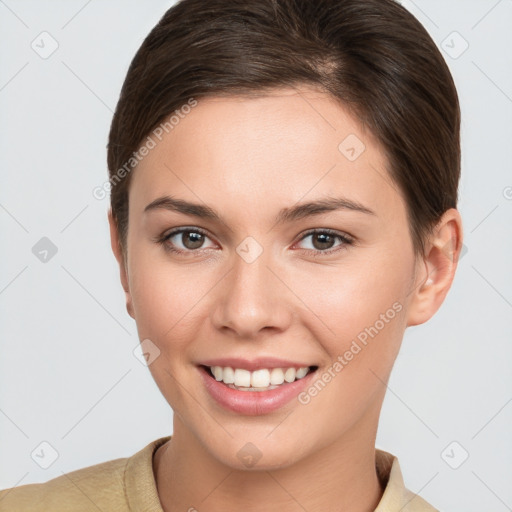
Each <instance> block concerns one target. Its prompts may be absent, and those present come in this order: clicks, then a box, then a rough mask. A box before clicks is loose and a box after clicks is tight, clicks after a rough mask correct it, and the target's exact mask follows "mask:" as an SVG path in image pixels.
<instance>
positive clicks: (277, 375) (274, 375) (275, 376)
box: [270, 368, 284, 386]
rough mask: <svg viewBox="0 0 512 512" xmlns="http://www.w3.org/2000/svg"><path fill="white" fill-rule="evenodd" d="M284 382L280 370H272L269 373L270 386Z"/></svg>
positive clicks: (282, 373)
mask: <svg viewBox="0 0 512 512" xmlns="http://www.w3.org/2000/svg"><path fill="white" fill-rule="evenodd" d="M283 382H284V372H283V370H281V368H272V371H271V372H270V384H272V385H274V386H276V385H279V384H282V383H283Z"/></svg>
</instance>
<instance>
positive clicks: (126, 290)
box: [108, 208, 135, 318]
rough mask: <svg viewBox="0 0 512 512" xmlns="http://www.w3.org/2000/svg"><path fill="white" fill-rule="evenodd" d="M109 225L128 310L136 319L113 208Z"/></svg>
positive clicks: (111, 242) (109, 216)
mask: <svg viewBox="0 0 512 512" xmlns="http://www.w3.org/2000/svg"><path fill="white" fill-rule="evenodd" d="M108 223H109V225H110V245H111V246H112V252H113V253H114V256H115V257H116V260H117V263H118V264H119V270H120V276H121V285H122V286H123V290H124V293H125V296H126V310H127V311H128V314H129V315H130V316H131V317H132V318H135V314H134V312H133V303H132V296H131V293H130V286H129V281H128V273H127V270H126V267H127V264H126V258H125V257H124V255H123V250H122V247H121V243H120V238H119V232H118V230H117V225H116V222H115V221H114V216H113V215H112V209H111V208H109V210H108Z"/></svg>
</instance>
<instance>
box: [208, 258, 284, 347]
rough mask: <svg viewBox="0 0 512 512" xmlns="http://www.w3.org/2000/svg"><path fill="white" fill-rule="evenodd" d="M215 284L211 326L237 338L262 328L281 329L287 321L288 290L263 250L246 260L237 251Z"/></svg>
mask: <svg viewBox="0 0 512 512" xmlns="http://www.w3.org/2000/svg"><path fill="white" fill-rule="evenodd" d="M234 259H235V262H234V265H233V267H232V269H231V271H230V272H229V273H228V274H227V275H226V276H225V277H224V279H223V280H222V283H221V284H220V286H219V289H218V294H217V300H216V302H215V306H214V308H213V314H212V321H213V324H214V326H215V327H216V328H217V329H219V330H222V331H225V333H226V332H229V333H231V335H232V336H234V337H236V338H240V339H255V338H257V337H258V336H261V334H260V333H261V332H262V331H266V332H270V331H275V332H282V331H285V330H286V329H287V328H288V326H289V325H290V323H291V320H292V316H293V312H292V303H291V300H290V296H291V295H292V294H291V292H290V291H289V290H288V289H287V288H286V286H285V284H283V281H282V280H281V279H279V271H277V270H276V269H275V268H271V266H270V261H268V258H266V257H265V252H264V253H263V254H262V255H260V257H258V258H257V259H256V260H255V261H252V262H250V263H248V262H247V261H245V260H244V259H243V258H241V257H239V256H238V255H236V256H235V258H234Z"/></svg>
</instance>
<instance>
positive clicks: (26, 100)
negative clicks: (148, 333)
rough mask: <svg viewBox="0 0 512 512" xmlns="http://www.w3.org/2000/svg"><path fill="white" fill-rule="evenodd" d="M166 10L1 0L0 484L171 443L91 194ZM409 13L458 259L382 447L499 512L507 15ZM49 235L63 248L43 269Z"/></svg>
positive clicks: (473, 8) (506, 344) (401, 363)
mask: <svg viewBox="0 0 512 512" xmlns="http://www.w3.org/2000/svg"><path fill="white" fill-rule="evenodd" d="M171 4H172V2H171V1H163V0H162V1H161V0H153V1H152V2H151V3H148V2H141V1H139V2H136V1H134V0H132V1H127V0H107V1H105V0H103V1H101V2H100V1H99V0H89V1H83V0H80V1H66V2H64V1H61V2H58V1H54V2H49V1H46V2H38V1H35V0H34V1H26V0H18V1H15V0H5V1H1V0H0V38H1V43H0V62H1V66H0V119H1V124H0V169H1V171H0V176H1V186H0V233H1V244H2V245H1V248H2V249H1V265H0V308H1V309H0V311H1V322H0V335H1V336H0V343H1V357H0V433H1V438H0V443H1V444H0V461H1V463H0V488H7V487H12V486H15V485H23V484H27V483H31V482H43V481H47V480H49V479H50V478H54V477H56V476H59V475H61V474H62V473H63V472H64V473H65V472H68V471H71V470H75V469H78V468H81V467H85V466H87V465H91V464H96V463H98V462H102V461H105V460H110V459H114V458H117V457H126V456H129V455H132V454H133V453H135V452H136V451H138V450H139V449H141V448H142V447H143V446H145V445H146V444H147V443H149V442H150V441H152V440H154V439H156V438H157V437H161V436H165V435H168V434H170V433H171V431H172V411H171V410H170V408H169V406H168V405H167V403H166V402H165V400H164V399H163V397H162V396H161V394H160V391H159V390H158V388H157V387H156V385H155V384H154V382H153V380H152V378H151V375H150V373H149V371H148V369H147V368H146V367H145V366H144V365H143V364H141V363H140V361H139V360H138V359H137V357H135V355H134V353H133V350H134V348H135V347H136V346H137V344H138V338H137V333H136V328H135V323H134V321H133V320H132V319H131V318H130V317H129V316H128V314H127V313H126V311H125V304H124V295H123V292H122V288H121V286H120V283H119V278H118V268H117V264H116V262H115V260H114V257H113V255H112V254H111V250H110V243H109V235H108V225H107V218H106V213H107V208H108V199H107V198H105V199H103V200H98V199H95V198H94V197H93V195H92V190H93V189H94V187H96V186H99V185H102V184H103V183H104V182H105V180H106V179H107V171H106V147H105V146H106V143H107V134H108V129H109V125H110V121H111V118H112V112H113V109H114V107H115V105H116V101H117V98H118V94H119V91H120V87H121V84H122V81H123V79H124V76H125V73H126V71H127V66H128V64H129V62H130V60H131V58H132V57H133V55H134V53H135V51H136V50H137V48H138V47H139V45H140V44H141V42H142V40H143V38H144V37H145V35H146V34H147V33H148V32H149V30H150V29H151V28H152V27H153V25H154V24H155V23H156V22H157V21H158V19H159V18H160V17H161V15H163V13H164V12H165V10H166V9H167V8H168V7H169V6H170V5H171ZM403 4H404V5H405V6H406V7H407V8H408V9H409V10H410V11H411V12H412V13H413V14H414V15H415V16H416V17H417V18H418V19H419V20H420V21H421V23H422V24H423V25H424V26H425V28H426V29H427V30H428V31H429V33H430V34H431V36H432V38H433V39H434V40H435V41H436V43H437V44H438V46H439V47H440V48H442V52H443V55H444V56H445V58H446V60H447V62H448V65H449V66H450V69H451V70H452V73H453V75H454V79H455V82H456V84H457V88H458V91H459V95H460V100H461V104H462V117H463V121H462V152H463V154H462V157H463V175H462V181H461V186H460V210H461V213H462V215H463V220H464V228H465V245H466V246H467V253H466V254H465V255H464V256H463V258H462V260H461V262H460V266H459V269H458V273H457V276H456V278H455V281H454V284H453V288H452V290H451V292H450V293H449V295H448V298H447V299H446V301H445V303H444V305H443V306H442V308H441V310H440V311H439V312H438V313H437V314H436V315H435V317H434V318H433V319H432V320H431V321H430V322H428V323H427V324H425V325H423V326H419V327H414V328H410V329H408V330H407V331H406V336H405V340H404V344H403V348H402V351H401V353H400V355H399V357H398V360H397V362H396V366H395V369H394V371H393V374H392V377H391V380H390V382H389V391H388V394H387V398H386V400H385V403H384V407H383V412H382V418H381V424H380V429H379V434H378V447H380V448H383V449H386V450H388V451H390V452H392V453H394V454H396V455H397V456H398V457H399V459H400V462H401V465H402V469H403V472H404V475H405V481H406V485H407V486H408V487H409V488H410V489H411V490H413V491H415V492H419V493H420V494H421V495H423V496H424V497H425V498H426V499H427V500H428V501H430V502H432V503H433V504H434V505H436V506H437V507H438V508H440V509H441V510H445V511H452V512H457V511H461V512H462V511H464V512H471V511H475V512H476V511H481V510H486V511H488V512H492V511H496V512H500V511H505V510H512V487H511V486H510V474H511V469H512V437H511V435H510V432H511V428H510V426H511V419H512V403H511V402H512V372H511V371H510V365H511V361H512V345H511V343H510V339H511V334H510V333H511V323H512V322H511V319H512V315H511V308H512V273H511V272H510V261H511V255H512V242H511V237H510V228H509V226H510V225H511V220H512V173H511V161H512V123H511V120H512V51H511V50H512V30H511V27H512V1H511V0H500V1H496V0H478V1H477V0H473V1H467V0H464V1H463V0H459V1H450V2H446V1H441V0H437V1H432V0H429V1H426V0H415V1H414V2H413V1H412V0H404V1H403ZM43 31H46V32H48V33H49V34H50V36H48V35H43V36H41V35H40V34H41V32H43ZM453 32H457V34H453ZM33 41H34V43H33ZM54 41H56V43H54ZM466 42H467V43H466ZM52 44H58V48H57V49H56V51H55V52H54V53H53V54H52V55H50V56H47V55H44V52H49V51H50V50H51V49H52ZM466 44H468V45H469V47H468V48H467V49H466V50H465V51H463V50H464V49H465V47H466ZM31 45H33V46H34V47H35V49H33V48H32V46H31ZM41 53H43V56H44V57H47V58H42V56H41ZM43 237H47V238H48V239H50V240H51V242H52V243H53V244H54V245H55V246H56V248H57V253H56V254H55V255H52V252H51V250H50V252H49V253H48V254H47V255H46V260H47V261H46V262H43V261H41V260H40V258H41V257H43V254H44V253H40V254H38V255H37V256H39V257H37V256H36V254H37V253H38V251H39V250H42V249H41V247H39V246H36V244H37V243H38V242H39V241H40V239H41V238H43ZM39 243H42V244H45V243H46V244H47V243H48V242H39ZM34 246H36V249H37V250H35V251H34V252H36V254H34V252H33V247H34ZM42 442H46V443H49V445H51V446H48V445H46V444H43V445H41V443H42ZM53 450H55V451H56V452H57V453H58V457H57V459H56V460H55V461H53V458H54V457H53V454H54V452H53ZM31 454H33V455H32V456H31ZM467 455H468V458H467V460H464V459H465V457H466V456H467ZM52 461H53V463H52V464H51V465H50V466H49V467H48V468H47V469H43V468H42V467H40V466H41V465H43V466H44V465H48V464H49V463H50V462H52Z"/></svg>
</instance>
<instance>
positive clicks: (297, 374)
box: [295, 368, 309, 379]
mask: <svg viewBox="0 0 512 512" xmlns="http://www.w3.org/2000/svg"><path fill="white" fill-rule="evenodd" d="M308 370H309V368H299V369H298V370H297V371H296V372H295V377H297V379H302V377H305V376H306V375H307V373H308Z"/></svg>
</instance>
